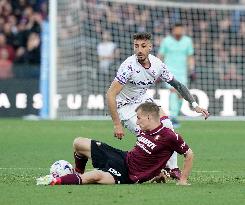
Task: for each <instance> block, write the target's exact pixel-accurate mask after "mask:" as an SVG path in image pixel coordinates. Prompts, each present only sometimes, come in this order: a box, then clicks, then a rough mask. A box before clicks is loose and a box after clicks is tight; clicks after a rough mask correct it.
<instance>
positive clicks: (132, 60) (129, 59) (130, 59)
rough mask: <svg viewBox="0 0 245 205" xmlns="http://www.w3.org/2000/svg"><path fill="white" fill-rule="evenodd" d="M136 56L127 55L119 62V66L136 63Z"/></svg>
mask: <svg viewBox="0 0 245 205" xmlns="http://www.w3.org/2000/svg"><path fill="white" fill-rule="evenodd" d="M136 60H137V59H136V56H135V55H132V56H129V57H127V58H126V59H125V60H124V61H123V62H122V64H121V67H134V66H133V65H134V64H135V63H136Z"/></svg>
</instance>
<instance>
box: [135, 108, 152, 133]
mask: <svg viewBox="0 0 245 205" xmlns="http://www.w3.org/2000/svg"><path fill="white" fill-rule="evenodd" d="M136 114H137V121H136V124H137V125H139V126H140V129H141V130H143V131H147V130H149V127H150V126H149V122H150V118H149V115H148V114H146V113H144V112H142V111H141V110H138V111H137V112H136Z"/></svg>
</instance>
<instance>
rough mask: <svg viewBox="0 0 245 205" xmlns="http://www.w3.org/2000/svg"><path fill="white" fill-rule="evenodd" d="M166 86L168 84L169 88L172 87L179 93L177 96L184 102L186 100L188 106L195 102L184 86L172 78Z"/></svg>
mask: <svg viewBox="0 0 245 205" xmlns="http://www.w3.org/2000/svg"><path fill="white" fill-rule="evenodd" d="M168 84H170V85H171V86H173V87H174V88H175V89H176V90H177V91H178V92H179V94H180V95H181V96H182V97H183V98H184V99H185V100H187V101H188V102H189V103H190V104H191V103H193V102H195V99H194V98H193V96H192V95H191V93H190V91H189V89H188V88H187V87H186V86H185V85H183V84H182V83H180V82H179V81H177V80H175V79H174V78H173V80H171V81H170V82H168Z"/></svg>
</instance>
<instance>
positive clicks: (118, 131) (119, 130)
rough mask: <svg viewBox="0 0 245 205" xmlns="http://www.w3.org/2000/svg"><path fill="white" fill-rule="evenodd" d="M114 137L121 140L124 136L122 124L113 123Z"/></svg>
mask: <svg viewBox="0 0 245 205" xmlns="http://www.w3.org/2000/svg"><path fill="white" fill-rule="evenodd" d="M114 137H116V138H117V139H119V140H121V139H122V138H123V137H124V130H123V126H122V124H118V125H114Z"/></svg>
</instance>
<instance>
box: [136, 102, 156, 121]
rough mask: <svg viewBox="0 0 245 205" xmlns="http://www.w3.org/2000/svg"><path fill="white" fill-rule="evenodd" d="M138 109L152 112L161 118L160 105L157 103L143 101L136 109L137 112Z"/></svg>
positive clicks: (151, 113) (148, 112)
mask: <svg viewBox="0 0 245 205" xmlns="http://www.w3.org/2000/svg"><path fill="white" fill-rule="evenodd" d="M138 110H141V111H142V112H144V113H147V114H150V115H152V116H154V117H156V118H160V107H159V106H158V105H157V104H156V103H153V102H145V103H142V104H140V105H139V106H138V107H137V108H136V109H135V112H137V111H138Z"/></svg>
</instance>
